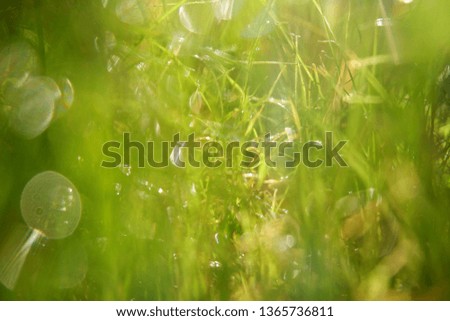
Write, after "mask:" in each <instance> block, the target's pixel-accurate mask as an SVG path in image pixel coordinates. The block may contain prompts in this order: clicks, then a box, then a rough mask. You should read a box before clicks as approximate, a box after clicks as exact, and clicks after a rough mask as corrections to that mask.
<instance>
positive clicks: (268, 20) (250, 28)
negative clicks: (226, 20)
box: [241, 9, 275, 39]
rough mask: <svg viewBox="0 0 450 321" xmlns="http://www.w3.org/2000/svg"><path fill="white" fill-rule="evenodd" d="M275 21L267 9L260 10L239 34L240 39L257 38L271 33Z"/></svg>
mask: <svg viewBox="0 0 450 321" xmlns="http://www.w3.org/2000/svg"><path fill="white" fill-rule="evenodd" d="M274 28H275V19H274V18H273V16H272V14H271V12H270V11H269V10H268V9H264V10H262V11H261V12H260V13H259V14H258V15H257V16H256V17H255V18H254V19H253V20H252V21H251V22H250V23H249V24H248V25H247V26H246V27H245V28H244V29H243V30H242V32H241V36H242V38H250V39H253V38H259V37H262V36H265V35H268V34H269V33H271V32H272V31H273V30H274Z"/></svg>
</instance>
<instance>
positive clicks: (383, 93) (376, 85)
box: [364, 69, 389, 101]
mask: <svg viewBox="0 0 450 321" xmlns="http://www.w3.org/2000/svg"><path fill="white" fill-rule="evenodd" d="M364 74H365V77H366V79H367V81H368V82H369V84H370V85H371V86H372V87H373V89H375V91H376V93H377V94H379V95H380V96H381V98H382V99H383V100H384V101H389V93H388V92H387V90H386V89H385V88H384V87H383V85H382V84H381V83H380V82H379V81H378V79H377V78H376V77H375V76H374V74H373V73H372V72H370V71H369V70H367V69H366V70H365V72H364Z"/></svg>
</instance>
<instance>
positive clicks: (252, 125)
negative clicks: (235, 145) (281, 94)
mask: <svg viewBox="0 0 450 321" xmlns="http://www.w3.org/2000/svg"><path fill="white" fill-rule="evenodd" d="M285 70H286V66H282V67H281V70H280V72H279V73H278V76H277V78H276V79H275V81H274V82H273V84H272V87H271V88H270V90H269V93H268V94H267V97H266V99H265V100H266V101H267V99H268V98H270V97H271V96H272V94H273V92H274V90H275V87H276V86H277V84H278V82H279V81H280V79H281V76H282V75H283V73H284V71H285ZM265 107H266V103H263V104H262V106H261V108H260V109H259V110H258V112H257V113H256V115H255V116H254V117H253V118H252V119H250V122H249V124H248V126H247V130H246V131H245V134H244V136H245V137H247V136H248V134H250V132H251V131H252V129H253V127H254V126H255V123H256V121H257V120H258V119H259V118H260V116H261V114H262V112H263V110H264V108H265Z"/></svg>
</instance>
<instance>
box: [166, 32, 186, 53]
mask: <svg viewBox="0 0 450 321" xmlns="http://www.w3.org/2000/svg"><path fill="white" fill-rule="evenodd" d="M185 41H186V37H185V36H184V35H182V34H178V33H177V34H175V35H174V36H173V37H172V41H171V42H170V45H169V51H170V52H172V53H173V54H174V55H175V56H178V54H179V53H180V50H181V48H182V46H183V44H184V42H185Z"/></svg>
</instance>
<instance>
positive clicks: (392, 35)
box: [378, 0, 399, 65]
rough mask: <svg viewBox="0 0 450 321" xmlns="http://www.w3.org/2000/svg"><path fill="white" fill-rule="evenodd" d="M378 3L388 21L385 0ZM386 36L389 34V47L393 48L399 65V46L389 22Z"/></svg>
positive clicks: (379, 0) (393, 53)
mask: <svg viewBox="0 0 450 321" xmlns="http://www.w3.org/2000/svg"><path fill="white" fill-rule="evenodd" d="M378 5H379V7H380V11H381V16H382V17H383V19H384V20H386V21H387V20H388V17H387V13H386V8H385V7H384V4H383V0H378ZM386 36H387V40H388V44H389V48H390V49H391V52H392V56H393V58H394V63H395V64H396V65H398V64H399V55H398V50H397V46H396V44H395V39H394V33H393V32H392V27H391V26H390V25H389V24H388V23H387V24H386Z"/></svg>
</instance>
